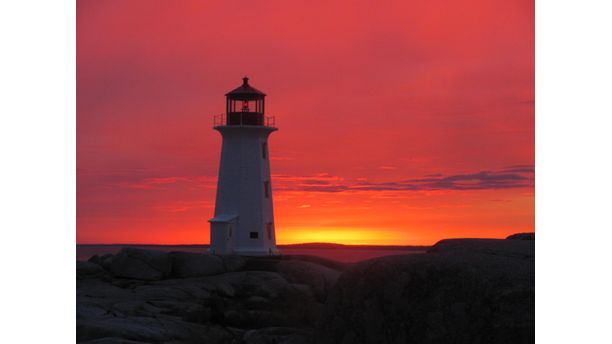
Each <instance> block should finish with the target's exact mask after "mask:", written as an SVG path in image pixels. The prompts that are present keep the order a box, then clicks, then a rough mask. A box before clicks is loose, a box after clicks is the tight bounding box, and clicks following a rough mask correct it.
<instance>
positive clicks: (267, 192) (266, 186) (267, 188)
mask: <svg viewBox="0 0 612 344" xmlns="http://www.w3.org/2000/svg"><path fill="white" fill-rule="evenodd" d="M263 184H264V195H265V196H266V198H269V197H270V182H269V181H267V180H266V181H265V182H264V183H263Z"/></svg>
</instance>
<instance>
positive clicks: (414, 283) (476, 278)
mask: <svg viewBox="0 0 612 344" xmlns="http://www.w3.org/2000/svg"><path fill="white" fill-rule="evenodd" d="M502 242H503V243H502ZM508 243H509V244H510V245H508ZM526 243H527V244H530V247H527V246H525V244H526ZM533 251H534V245H533V241H532V242H525V241H510V240H507V241H506V240H468V239H463V240H444V241H442V242H440V243H438V244H437V245H436V246H434V247H433V248H432V250H430V252H431V253H426V254H411V255H403V256H389V257H381V258H376V259H372V260H369V261H365V262H362V263H359V264H357V265H356V266H354V267H353V268H351V269H349V270H347V271H346V272H345V273H344V274H343V275H342V276H341V277H340V278H339V280H338V282H337V283H336V286H335V287H334V288H333V289H332V291H331V292H330V294H329V296H328V298H327V302H326V306H325V311H324V314H323V316H322V318H321V320H320V324H319V334H318V337H319V340H318V342H321V343H459V344H461V343H466V344H467V343H533V342H534V315H535V314H534V313H535V304H534V299H535V297H534V296H535V295H534V279H535V269H534V260H533V257H534V253H533Z"/></svg>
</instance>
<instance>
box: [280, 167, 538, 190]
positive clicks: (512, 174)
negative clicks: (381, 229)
mask: <svg viewBox="0 0 612 344" xmlns="http://www.w3.org/2000/svg"><path fill="white" fill-rule="evenodd" d="M275 181H276V182H277V184H276V186H275V189H277V190H284V191H305V192H345V191H421V190H458V191H461V190H493V189H512V188H527V187H533V185H534V168H533V166H532V165H517V166H509V167H507V168H503V169H500V170H496V171H480V172H475V173H466V174H455V175H448V176H445V175H442V174H429V175H427V176H425V177H423V178H415V179H405V180H399V181H388V182H370V181H368V180H367V179H364V178H358V179H355V180H354V181H350V180H345V179H343V178H340V177H334V176H331V175H324V174H319V175H317V176H311V177H289V176H282V177H281V178H278V179H275Z"/></svg>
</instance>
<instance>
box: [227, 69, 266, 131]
mask: <svg viewBox="0 0 612 344" xmlns="http://www.w3.org/2000/svg"><path fill="white" fill-rule="evenodd" d="M225 96H226V97H227V101H226V108H225V111H226V113H227V123H226V124H227V125H264V109H265V105H264V98H265V97H266V95H265V93H263V92H261V91H259V90H257V89H256V88H254V87H252V86H251V85H249V78H247V77H246V76H245V77H244V78H242V85H241V86H240V87H238V88H236V89H234V90H233V91H231V92H229V93H227V94H225Z"/></svg>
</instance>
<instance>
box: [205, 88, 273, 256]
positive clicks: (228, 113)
mask: <svg viewBox="0 0 612 344" xmlns="http://www.w3.org/2000/svg"><path fill="white" fill-rule="evenodd" d="M225 96H226V97H227V101H226V109H225V113H224V114H221V115H218V116H215V121H214V129H215V130H217V131H219V132H220V133H221V136H222V137H223V143H222V147H221V163H220V165H219V180H218V182H217V199H216V204H215V217H213V218H212V219H210V220H209V222H210V253H213V254H234V253H235V254H240V255H247V256H261V255H277V254H279V253H278V249H277V248H276V236H275V233H274V212H273V209H272V187H271V184H270V159H269V155H268V136H269V135H270V134H271V133H272V132H273V131H276V130H277V128H276V127H275V126H274V118H273V117H266V116H265V115H264V113H265V103H264V98H265V97H266V95H265V94H264V93H263V92H261V91H258V90H257V89H255V88H253V87H251V86H250V85H249V78H247V77H244V78H243V84H242V86H240V87H238V88H236V89H235V90H233V91H231V92H229V93H227V94H226V95H225Z"/></svg>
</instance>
